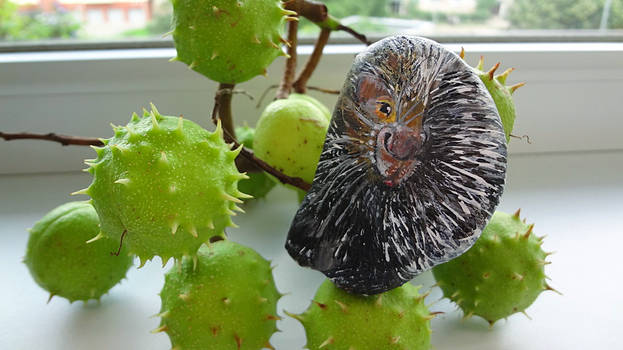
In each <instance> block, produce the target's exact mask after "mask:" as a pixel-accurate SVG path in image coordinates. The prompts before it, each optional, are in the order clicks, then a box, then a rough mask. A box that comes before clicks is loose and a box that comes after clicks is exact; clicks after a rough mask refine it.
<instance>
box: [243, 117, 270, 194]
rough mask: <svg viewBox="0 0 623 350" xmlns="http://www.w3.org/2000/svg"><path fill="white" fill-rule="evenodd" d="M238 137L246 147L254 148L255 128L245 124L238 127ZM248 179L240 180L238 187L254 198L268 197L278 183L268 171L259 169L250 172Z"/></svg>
mask: <svg viewBox="0 0 623 350" xmlns="http://www.w3.org/2000/svg"><path fill="white" fill-rule="evenodd" d="M236 137H237V138H238V142H240V143H241V144H242V145H244V147H246V148H249V149H251V150H252V149H253V139H254V138H255V129H253V128H251V127H249V126H247V125H245V126H241V127H237V128H236ZM247 175H248V176H249V178H248V179H244V180H240V182H239V183H238V189H239V190H240V191H242V192H244V193H248V194H249V195H251V196H253V198H254V199H260V198H264V197H266V195H267V194H268V192H270V190H272V189H273V188H274V187H275V185H276V184H277V180H276V179H275V178H274V177H272V176H270V175H268V174H267V173H266V172H264V171H262V170H259V171H255V172H249V173H248V174H247Z"/></svg>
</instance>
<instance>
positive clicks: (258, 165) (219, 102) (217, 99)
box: [212, 86, 311, 191]
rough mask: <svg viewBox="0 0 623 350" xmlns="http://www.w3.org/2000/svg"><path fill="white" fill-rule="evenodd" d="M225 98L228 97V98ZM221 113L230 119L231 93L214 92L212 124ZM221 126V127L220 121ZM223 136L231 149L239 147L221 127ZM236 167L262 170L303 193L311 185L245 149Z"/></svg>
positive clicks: (228, 132)
mask: <svg viewBox="0 0 623 350" xmlns="http://www.w3.org/2000/svg"><path fill="white" fill-rule="evenodd" d="M219 87H221V86H219ZM226 89H227V88H226ZM227 96H229V98H228V97H227ZM221 111H226V112H227V111H229V113H230V115H229V118H230V119H231V93H227V92H223V91H221V90H220V89H219V90H218V91H216V94H215V96H214V109H213V110H212V121H213V122H214V124H216V123H218V120H219V118H221V117H222V116H223V115H222V114H221V113H220V112H221ZM221 125H223V121H222V120H221ZM223 136H224V139H225V140H226V142H228V143H233V145H232V146H233V148H238V147H240V143H239V142H238V141H237V140H236V136H235V134H232V133H231V132H230V131H229V130H228V129H226V128H225V127H223ZM236 166H237V167H238V169H239V170H240V171H248V172H253V171H258V170H259V169H261V170H264V171H266V172H267V173H269V174H271V175H273V176H274V177H276V178H277V179H279V181H281V182H282V183H284V184H289V185H292V186H295V187H298V188H300V189H302V190H305V191H308V190H309V188H310V187H311V185H310V184H308V183H307V182H305V181H304V180H303V179H301V178H298V177H291V176H288V175H286V174H284V173H282V172H280V171H279V170H277V169H275V168H273V167H272V166H270V165H268V164H267V163H266V162H264V161H263V160H261V159H259V158H257V157H256V156H255V155H254V154H253V151H251V150H250V149H248V148H245V147H243V148H242V150H241V151H240V155H239V156H238V157H237V158H236Z"/></svg>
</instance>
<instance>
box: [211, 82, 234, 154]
mask: <svg viewBox="0 0 623 350" xmlns="http://www.w3.org/2000/svg"><path fill="white" fill-rule="evenodd" d="M233 91H234V84H225V83H220V84H219V85H218V90H216V95H215V96H214V108H215V109H216V110H217V111H218V118H219V119H221V126H222V127H223V130H227V133H226V134H225V135H232V136H233V137H234V138H235V137H236V132H235V131H234V121H233V118H232V113H231V99H232V94H233ZM212 121H213V122H215V123H216V115H215V113H214V111H213V112H212ZM231 141H232V140H228V139H227V138H225V142H228V143H229V142H231Z"/></svg>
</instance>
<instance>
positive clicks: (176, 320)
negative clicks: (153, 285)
mask: <svg viewBox="0 0 623 350" xmlns="http://www.w3.org/2000/svg"><path fill="white" fill-rule="evenodd" d="M280 297H281V294H279V292H278V291H277V289H276V288H275V283H274V281H273V276H272V271H271V267H270V263H269V262H268V261H266V260H265V259H264V258H262V257H261V256H260V255H259V254H258V253H256V252H255V251H254V250H253V249H250V248H247V247H244V246H242V245H240V244H237V243H234V242H231V241H227V240H223V241H217V242H214V243H212V244H210V245H207V246H205V245H204V246H203V247H201V249H199V252H198V253H197V256H196V260H195V261H193V259H189V258H184V259H183V260H182V262H181V265H178V266H174V267H173V268H172V269H171V270H170V271H169V272H168V273H167V274H166V276H165V282H164V287H163V288H162V292H160V298H161V300H162V308H161V311H160V312H161V313H160V314H159V315H160V317H161V318H162V319H161V323H160V327H159V328H157V329H156V330H154V331H155V332H162V331H164V332H166V333H167V334H168V335H169V339H170V340H171V344H172V347H173V348H174V349H202V350H211V349H213V350H223V349H248V350H258V349H262V348H264V347H267V348H271V349H272V346H270V343H269V339H270V337H271V336H272V334H273V333H274V332H275V331H276V330H277V327H276V320H278V319H279V317H278V316H277V301H278V300H279V298H280Z"/></svg>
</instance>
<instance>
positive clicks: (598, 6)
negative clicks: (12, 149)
mask: <svg viewBox="0 0 623 350" xmlns="http://www.w3.org/2000/svg"><path fill="white" fill-rule="evenodd" d="M206 1H209V0H206ZM241 1H244V0H241ZM324 3H326V5H327V6H328V8H329V12H330V13H331V14H332V15H333V16H335V17H337V18H340V19H341V22H342V24H344V25H347V26H350V27H352V28H353V29H355V30H357V31H360V32H362V33H364V34H367V35H368V36H371V37H375V36H384V35H388V34H392V33H397V32H405V33H415V34H419V35H426V36H456V37H461V36H463V37H482V36H497V37H499V36H502V37H504V36H508V37H511V36H513V35H515V36H517V35H519V36H523V37H529V36H535V37H538V36H540V35H558V36H573V35H576V34H577V35H584V36H586V34H592V35H608V36H610V37H613V36H614V37H621V38H623V0H324ZM170 23H171V4H170V1H169V0H97V1H94V0H0V41H1V42H6V41H16V40H41V39H50V38H52V39H53V38H62V39H71V38H75V39H80V40H84V39H98V40H101V39H107V40H118V39H127V38H136V39H148V38H160V37H161V36H162V34H164V33H166V32H168V31H169V30H170V28H169V27H170ZM300 31H301V34H302V35H303V36H314V35H316V34H317V33H318V28H317V27H316V26H315V25H314V24H313V23H310V22H308V21H305V20H302V21H301V25H300ZM334 36H347V34H345V33H335V35H334Z"/></svg>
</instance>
